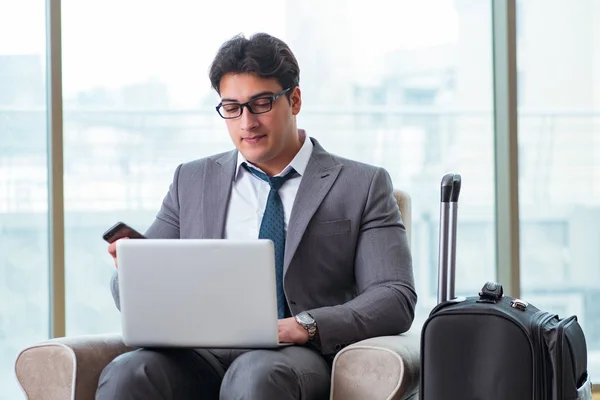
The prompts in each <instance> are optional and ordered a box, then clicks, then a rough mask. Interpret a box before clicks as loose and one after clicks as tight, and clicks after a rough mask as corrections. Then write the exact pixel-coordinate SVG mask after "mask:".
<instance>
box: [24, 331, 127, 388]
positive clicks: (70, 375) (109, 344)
mask: <svg viewBox="0 0 600 400" xmlns="http://www.w3.org/2000/svg"><path fill="white" fill-rule="evenodd" d="M130 350H132V349H131V348H129V347H127V346H125V345H124V344H123V341H122V339H121V335H119V334H103V335H88V336H74V337H66V338H57V339H51V340H47V341H44V342H41V343H38V344H35V345H33V346H29V347H27V348H25V349H23V350H22V351H21V352H20V353H19V355H18V356H17V360H16V362H15V372H16V374H17V379H18V381H19V383H20V385H21V387H22V388H23V390H24V391H25V394H26V395H27V398H28V399H29V400H41V399H44V400H71V399H76V400H93V399H94V397H95V393H96V387H97V386H98V378H99V377H100V373H101V372H102V370H103V369H104V367H105V366H106V365H108V363H109V362H111V361H112V360H113V359H114V358H115V357H117V356H118V355H119V354H122V353H125V352H127V351H130Z"/></svg>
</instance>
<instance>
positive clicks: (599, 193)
mask: <svg viewBox="0 0 600 400" xmlns="http://www.w3.org/2000/svg"><path fill="white" fill-rule="evenodd" d="M517 10H518V22H519V23H518V25H517V27H518V31H517V45H518V77H519V151H520V155H519V157H520V167H519V169H520V171H519V175H520V176H519V194H520V217H521V225H520V228H521V263H522V264H521V283H522V293H523V297H524V298H526V299H527V300H528V301H530V302H531V303H533V304H535V305H536V306H538V307H539V308H542V309H545V310H548V311H551V312H555V313H557V314H559V316H561V317H565V316H569V315H572V314H576V315H577V316H578V317H579V322H580V323H581V324H582V326H583V329H584V331H585V334H586V339H587V345H588V350H589V355H588V357H589V358H588V362H589V373H590V375H591V377H592V379H594V380H597V379H598V377H599V376H600V312H599V310H600V308H598V306H597V302H598V300H600V268H598V265H599V263H600V246H598V243H600V233H598V232H600V230H599V229H598V224H599V223H600V184H599V182H600V181H599V180H598V177H599V176H600V175H599V174H600V161H598V160H599V159H600V137H599V136H598V130H599V128H600V113H599V112H598V109H599V107H600V74H599V73H598V71H600V69H599V68H600V30H599V29H598V21H600V2H597V1H577V2H570V3H568V4H567V3H564V2H562V1H559V0H550V1H546V0H544V1H542V0H528V1H520V2H518V9H517Z"/></svg>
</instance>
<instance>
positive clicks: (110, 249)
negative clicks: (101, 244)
mask: <svg viewBox="0 0 600 400" xmlns="http://www.w3.org/2000/svg"><path fill="white" fill-rule="evenodd" d="M122 239H129V238H128V237H124V238H122ZM122 239H119V240H122ZM119 240H115V241H114V242H112V243H111V244H109V245H108V254H110V255H111V257H112V258H113V261H114V262H115V267H117V266H118V265H117V242H118V241H119Z"/></svg>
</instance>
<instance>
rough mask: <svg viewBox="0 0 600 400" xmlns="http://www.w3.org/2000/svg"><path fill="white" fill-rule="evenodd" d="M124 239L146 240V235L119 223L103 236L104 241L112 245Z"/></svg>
mask: <svg viewBox="0 0 600 400" xmlns="http://www.w3.org/2000/svg"><path fill="white" fill-rule="evenodd" d="M124 237H128V238H131V239H146V237H145V236H144V235H142V234H141V233H139V232H138V231H136V230H135V229H133V228H132V227H130V226H129V225H127V224H126V223H124V222H117V223H116V224H114V225H113V226H112V227H110V228H109V229H108V230H107V231H106V232H104V234H103V235H102V239H104V240H106V241H107V242H108V243H112V242H114V241H116V240H119V239H122V238H124Z"/></svg>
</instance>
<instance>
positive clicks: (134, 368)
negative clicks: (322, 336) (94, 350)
mask: <svg viewBox="0 0 600 400" xmlns="http://www.w3.org/2000/svg"><path fill="white" fill-rule="evenodd" d="M330 380H331V366H330V365H329V363H327V362H326V361H325V359H324V358H323V357H322V356H321V355H320V354H319V353H318V352H316V351H315V350H313V349H311V348H309V347H305V346H289V347H282V348H279V349H274V350H186V349H140V350H134V351H132V352H129V353H125V354H122V355H120V356H119V357H117V358H115V359H114V360H113V361H112V362H111V363H110V364H109V365H108V366H106V368H104V370H103V371H102V374H101V375H100V381H99V384H98V390H97V391H96V400H108V399H110V400H134V399H144V400H154V399H157V400H158V399H161V400H163V399H164V400H167V399H168V400H187V399H190V400H191V399H194V400H204V399H220V400H242V399H243V400H250V399H260V400H265V399H266V400H270V399H277V400H287V399H298V400H299V399H302V400H313V399H314V400H321V399H327V398H328V396H329V387H330Z"/></svg>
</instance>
